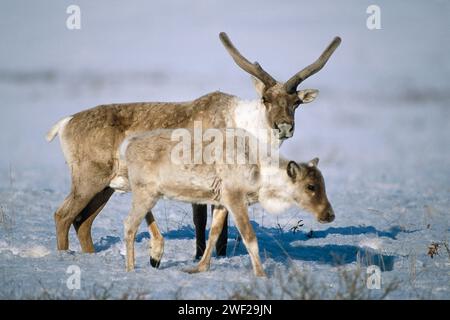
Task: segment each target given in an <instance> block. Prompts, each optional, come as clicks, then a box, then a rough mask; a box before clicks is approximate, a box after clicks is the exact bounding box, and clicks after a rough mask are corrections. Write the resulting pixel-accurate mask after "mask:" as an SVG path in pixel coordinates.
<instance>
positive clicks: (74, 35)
mask: <svg viewBox="0 0 450 320" xmlns="http://www.w3.org/2000/svg"><path fill="white" fill-rule="evenodd" d="M134 2H135V3H133V5H128V6H126V5H125V4H123V2H120V1H104V0H102V1H96V2H95V4H94V3H92V2H90V1H84V0H81V1H77V4H78V5H79V6H80V7H81V12H82V29H81V30H79V31H69V30H67V29H66V28H65V19H66V17H67V14H66V13H65V9H66V7H67V6H68V5H69V4H71V3H69V2H64V1H61V2H58V3H55V2H53V1H40V2H39V4H38V3H32V4H31V3H29V2H26V1H23V0H21V1H3V2H2V4H1V5H0V6H1V9H0V18H1V19H0V26H1V28H0V37H1V39H2V42H3V43H4V45H2V46H1V48H0V130H1V131H0V150H2V157H0V298H21V299H24V298H39V297H40V298H42V297H47V298H60V299H64V298H92V297H96V298H123V297H129V298H147V299H177V298H192V299H197V298H198V299H217V298H228V297H230V296H231V295H232V293H233V292H234V291H235V290H236V289H237V288H241V287H242V286H246V285H252V284H254V281H255V279H254V277H253V275H252V270H251V263H250V259H249V257H248V255H247V253H246V250H245V248H244V247H243V245H242V243H240V242H238V241H236V239H237V230H236V228H235V227H234V224H233V223H232V221H230V223H231V226H230V230H229V246H228V257H227V258H220V259H217V258H215V257H214V258H213V260H212V266H211V271H209V272H206V273H201V274H194V275H191V274H187V273H185V272H183V271H182V270H183V269H184V268H186V267H192V266H193V265H194V262H193V257H194V241H195V240H194V229H193V223H192V213H191V208H190V205H189V204H184V203H179V202H173V201H161V202H159V203H158V205H157V207H156V209H155V210H154V213H155V216H156V219H157V222H158V224H159V226H160V228H161V230H162V232H163V236H164V238H165V253H164V257H163V260H162V263H161V267H160V269H152V268H151V267H150V265H149V259H148V244H149V234H148V232H147V231H146V228H145V226H144V225H142V226H141V229H140V231H139V233H138V236H137V241H136V257H137V261H136V266H137V268H136V271H135V272H133V273H126V272H125V261H124V254H125V250H124V243H123V220H124V218H125V216H126V215H127V212H128V210H129V207H130V195H129V194H125V195H119V194H117V195H114V196H113V198H112V199H111V200H110V201H109V202H108V204H107V206H106V207H105V208H104V210H103V212H102V213H101V214H100V215H99V217H98V218H97V219H96V221H95V223H94V227H93V238H94V242H95V247H96V249H97V253H95V254H82V253H81V252H80V246H79V244H78V242H77V239H76V236H75V234H74V232H73V230H72V231H71V234H70V250H71V251H68V252H57V250H56V239H55V230H54V228H55V227H54V221H53V213H54V211H55V210H56V208H57V207H58V205H59V204H60V203H61V202H62V200H63V199H64V197H65V196H66V194H67V192H68V189H69V185H70V177H69V174H68V169H67V168H66V166H65V163H64V159H63V156H62V152H61V149H60V145H59V142H58V141H56V140H55V141H53V142H52V143H51V144H48V143H47V142H46V140H45V134H46V133H47V131H48V130H49V129H50V128H51V127H52V125H54V124H55V123H56V122H57V121H58V120H60V119H62V118H63V117H65V116H68V115H70V114H73V113H75V112H77V111H80V110H83V109H86V108H89V107H93V106H95V105H98V104H103V103H111V102H127V101H175V100H188V99H193V98H195V97H198V96H200V95H202V94H204V93H207V92H211V91H215V90H219V89H220V90H222V91H224V92H228V93H233V94H236V95H239V96H240V97H242V98H244V99H251V98H254V97H256V93H255V92H254V89H253V86H252V82H251V79H249V77H248V75H246V74H245V73H244V72H242V71H241V70H240V69H239V68H238V67H237V66H235V65H234V63H233V61H232V59H231V58H230V57H229V56H228V54H227V53H226V52H225V50H224V49H223V48H222V45H221V44H220V41H219V39H218V33H219V32H220V31H226V32H227V33H228V34H229V36H230V38H231V39H232V40H233V41H234V42H235V44H236V46H237V47H238V48H239V49H240V50H241V51H242V52H243V53H244V54H245V55H247V56H248V57H249V59H251V60H252V61H253V60H256V59H257V60H258V61H259V62H260V63H261V65H262V66H263V67H264V68H265V69H266V70H268V71H269V72H271V73H272V74H273V75H274V76H275V77H276V78H277V79H280V80H286V79H288V78H289V77H290V76H291V75H292V74H293V73H294V72H297V71H298V70H299V69H300V68H302V67H303V66H305V65H306V64H308V63H310V62H312V61H313V60H314V59H315V58H316V57H317V56H318V54H319V53H320V52H321V51H322V50H323V49H324V48H325V46H326V45H327V44H328V43H329V41H331V39H332V38H333V37H334V36H336V35H339V36H341V37H342V39H343V41H342V44H341V46H340V47H339V48H338V49H337V50H336V52H335V54H334V55H333V56H332V57H331V59H330V61H329V62H328V64H327V65H326V66H325V67H324V69H323V70H322V71H321V72H320V73H318V74H317V75H314V76H313V77H311V78H310V79H308V80H307V81H305V83H304V84H302V85H301V88H302V89H306V88H317V89H319V90H320V93H319V96H318V97H317V99H316V100H315V101H314V102H313V103H311V104H308V105H305V106H303V107H301V108H299V109H298V110H297V111H296V132H295V134H294V137H293V138H292V139H289V140H288V141H286V143H284V144H283V146H282V153H283V155H284V156H285V157H287V158H291V159H296V160H301V161H307V160H310V159H312V158H314V157H316V156H318V157H319V158H320V163H319V168H320V169H321V170H322V173H323V175H324V177H325V182H326V186H327V193H328V198H329V199H330V202H331V203H332V205H333V208H334V211H335V213H336V220H335V221H334V222H333V223H331V224H326V225H322V224H319V223H317V222H315V221H314V219H313V217H312V216H311V215H309V214H307V213H305V212H303V211H301V210H294V209H292V210H289V211H288V212H286V213H284V214H280V215H269V214H267V213H265V212H264V211H263V210H262V209H261V208H260V207H259V206H254V207H252V208H251V212H250V218H251V220H252V223H253V226H254V228H255V231H256V234H257V237H258V241H259V247H260V254H261V258H262V260H263V263H264V267H265V270H266V272H267V273H268V276H269V277H268V279H266V280H258V283H263V284H266V283H272V284H273V285H274V286H275V287H276V288H278V290H279V289H280V288H279V287H277V286H278V281H279V277H278V276H277V275H278V274H280V273H281V274H282V275H283V276H284V275H287V274H289V272H291V271H292V270H293V269H295V268H298V269H299V270H301V272H303V273H304V274H307V275H314V279H315V280H314V281H315V283H317V284H319V282H320V283H325V284H327V286H329V287H330V288H334V289H337V288H339V286H340V285H341V284H340V282H339V273H340V270H342V269H344V270H350V271H355V270H357V269H358V267H361V268H362V270H363V273H364V274H365V269H366V267H367V266H369V265H372V264H375V265H378V266H379V267H380V268H381V270H382V273H381V276H382V283H383V286H386V285H387V284H388V283H389V282H392V281H399V282H400V285H399V287H398V288H397V290H395V291H393V292H392V293H391V294H390V295H389V296H388V298H402V299H409V298H424V297H425V298H433V299H449V298H450V255H449V254H448V253H447V251H446V249H445V246H444V243H448V242H449V233H450V225H449V207H450V200H449V191H450V184H449V182H450V148H449V147H448V146H449V145H450V141H449V140H450V139H449V138H450V127H449V125H448V123H449V120H450V108H449V104H450V95H449V92H450V88H449V82H448V79H449V75H450V60H449V59H448V55H447V52H448V51H449V50H448V49H450V48H449V47H448V46H449V45H450V41H448V40H450V37H449V36H450V33H449V30H450V21H449V19H448V12H449V10H448V9H449V3H447V2H444V1H427V2H426V3H425V2H421V1H409V2H408V5H405V4H404V3H402V2H400V1H381V0H380V1H377V4H379V5H380V7H381V10H382V11H381V12H382V29H381V30H374V31H370V30H368V29H367V28H366V24H365V20H366V17H367V14H366V13H365V11H366V8H367V6H368V5H370V4H372V3H371V2H369V1H357V0H347V1H344V2H342V3H341V2H340V3H339V5H337V4H335V3H334V2H333V1H323V2H320V3H311V2H302V1H297V0H295V1H294V0H291V1H283V2H282V3H280V2H275V1H265V2H264V4H263V3H261V2H260V1H256V0H252V1H246V2H239V3H237V2H236V3H230V2H225V1H224V2H221V1H208V2H204V1H193V2H190V3H189V4H188V3H187V2H184V1H181V0H178V1H170V2H166V1H164V2H163V1H160V2H157V1H152V2H151V3H150V2H147V1H143V0H142V1H134ZM210 220H211V219H208V222H210ZM299 220H303V222H302V223H303V226H302V227H300V229H299V231H298V232H295V233H294V232H293V231H291V230H290V229H291V228H292V227H294V226H295V225H297V222H298V221H299ZM311 230H312V233H311V232H310V231H311ZM433 242H438V243H441V246H440V248H439V254H438V255H436V256H434V258H431V257H430V256H428V255H427V252H428V246H429V245H430V244H431V243H433ZM71 265H77V266H79V267H80V269H81V289H79V290H69V289H68V288H67V286H66V281H67V279H68V277H69V276H70V274H68V273H67V269H68V267H69V266H71ZM155 284H156V285H155ZM288 285H289V284H288ZM365 290H369V289H365ZM370 291H371V293H372V294H373V297H375V298H376V297H377V294H380V291H377V290H370ZM323 297H324V298H325V297H326V296H323Z"/></svg>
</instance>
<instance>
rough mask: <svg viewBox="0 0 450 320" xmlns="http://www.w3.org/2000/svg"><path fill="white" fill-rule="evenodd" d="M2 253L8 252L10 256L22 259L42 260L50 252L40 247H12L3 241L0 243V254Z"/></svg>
mask: <svg viewBox="0 0 450 320" xmlns="http://www.w3.org/2000/svg"><path fill="white" fill-rule="evenodd" d="M2 251H10V252H11V253H12V254H14V255H16V256H20V257H22V258H42V257H45V256H47V255H49V254H50V250H49V249H47V248H46V247H44V246H41V245H31V246H27V245H25V246H22V247H14V246H11V245H9V244H8V243H6V242H5V241H0V252H2Z"/></svg>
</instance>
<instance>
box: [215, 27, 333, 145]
mask: <svg viewBox="0 0 450 320" xmlns="http://www.w3.org/2000/svg"><path fill="white" fill-rule="evenodd" d="M219 37H220V40H221V41H222V43H223V45H224V46H225V48H226V49H227V51H228V53H229V54H230V55H231V57H232V58H233V60H234V61H235V62H236V64H237V65H238V66H239V67H241V68H242V69H243V70H244V71H246V72H248V73H249V74H251V75H252V76H253V78H254V81H255V87H256V90H257V91H258V93H259V95H260V97H261V100H262V103H263V104H264V105H265V107H266V109H267V111H268V112H267V121H268V123H269V124H270V125H271V126H272V129H274V130H276V131H277V132H278V138H279V139H282V140H283V139H287V138H290V137H292V135H293V134H294V114H295V109H297V107H298V106H299V105H300V104H304V103H309V102H311V101H313V100H314V99H315V98H316V96H317V94H318V93H319V90H316V89H303V90H298V89H297V87H298V86H299V84H300V83H301V82H303V81H304V80H306V79H307V78H308V77H310V76H312V75H313V74H315V73H316V72H318V71H319V70H320V69H322V68H323V66H324V65H325V63H326V62H327V61H328V59H329V58H330V57H331V55H332V54H333V52H334V50H336V48H337V47H338V46H339V44H340V43H341V38H339V37H336V38H334V39H333V41H332V42H331V43H330V44H329V45H328V47H327V48H326V49H325V51H324V52H323V53H322V54H321V55H320V57H319V58H318V59H317V60H316V61H315V62H314V63H312V64H310V65H309V66H307V67H305V68H303V69H302V70H301V71H299V72H297V73H296V74H294V75H293V76H292V77H291V78H290V79H289V80H288V81H286V82H285V83H282V82H279V81H276V80H275V79H274V78H273V77H272V76H271V75H270V74H269V73H267V72H266V71H265V70H264V69H263V68H262V67H261V66H260V64H259V63H258V62H254V63H251V62H250V61H248V60H247V59H246V58H245V57H244V56H243V55H242V54H241V53H240V52H239V51H238V50H237V49H236V47H235V46H234V45H233V43H232V42H231V40H230V38H228V36H227V34H226V33H225V32H221V33H220V34H219Z"/></svg>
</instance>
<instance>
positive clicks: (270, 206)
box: [258, 159, 294, 213]
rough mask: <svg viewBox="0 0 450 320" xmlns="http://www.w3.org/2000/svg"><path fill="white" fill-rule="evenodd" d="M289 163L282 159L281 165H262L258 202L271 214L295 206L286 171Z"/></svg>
mask: <svg viewBox="0 0 450 320" xmlns="http://www.w3.org/2000/svg"><path fill="white" fill-rule="evenodd" d="M286 166H287V162H286V160H284V159H280V163H279V164H272V165H261V167H260V173H261V180H260V187H259V190H258V200H259V203H260V204H261V206H262V207H263V208H264V209H266V210H267V211H268V212H269V213H280V212H283V211H285V210H287V209H289V208H290V207H292V205H293V204H294V200H293V195H292V194H291V193H290V192H289V186H290V184H291V182H290V180H289V177H288V175H287V174H286V170H285V169H284V168H285V167H286Z"/></svg>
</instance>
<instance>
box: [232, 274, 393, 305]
mask: <svg viewBox="0 0 450 320" xmlns="http://www.w3.org/2000/svg"><path fill="white" fill-rule="evenodd" d="M398 286H399V282H397V281H392V282H390V283H387V284H385V283H383V285H382V287H381V289H379V290H370V289H367V287H366V274H365V272H363V270H362V269H361V268H357V269H356V270H346V269H344V268H341V269H338V272H337V279H336V281H335V282H334V283H333V284H329V283H328V284H327V283H325V282H324V281H320V280H318V279H316V277H315V276H314V275H313V274H312V273H311V272H305V271H301V270H299V269H298V268H297V267H295V266H292V267H291V268H290V269H289V271H288V272H286V271H283V270H276V271H275V272H274V275H273V276H272V277H271V278H270V279H265V280H260V279H256V280H255V281H253V282H251V283H250V284H248V285H242V286H239V287H238V288H235V290H234V291H233V292H231V294H230V295H229V298H230V299H233V300H319V299H327V300H367V299H385V298H387V297H388V296H389V295H390V294H391V293H392V292H393V291H395V290H396V289H397V288H398Z"/></svg>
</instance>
